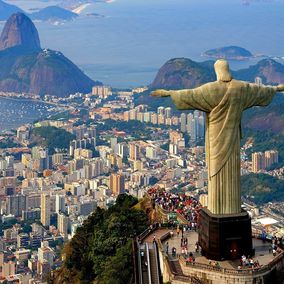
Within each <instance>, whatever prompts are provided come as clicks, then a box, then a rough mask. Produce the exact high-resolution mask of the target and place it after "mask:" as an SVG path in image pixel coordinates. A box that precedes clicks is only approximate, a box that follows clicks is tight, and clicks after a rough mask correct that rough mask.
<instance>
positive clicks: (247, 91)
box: [152, 60, 284, 215]
mask: <svg viewBox="0 0 284 284" xmlns="http://www.w3.org/2000/svg"><path fill="white" fill-rule="evenodd" d="M214 68H215V72H216V75H217V81H215V82H211V83H208V84H205V85H202V86H201V87H198V88H195V89H185V90H178V91H171V90H170V91H167V90H156V91H154V92H152V95H153V96H157V97H167V96H171V98H172V99H173V101H174V103H175V105H176V107H177V108H178V109H180V110H189V109H197V110H200V111H204V112H205V113H206V138H205V139H206V140H205V146H206V162H207V166H208V210H209V211H210V212H211V213H213V214H220V215H224V214H238V213H240V212H241V192H240V138H241V137H240V136H241V133H240V124H241V116H242V112H243V111H244V110H246V109H248V108H250V107H253V106H266V105H268V104H269V103H270V102H271V100H272V98H273V96H274V95H275V93H276V92H277V91H280V92H281V91H284V85H278V86H262V85H256V84H251V83H248V82H244V81H237V80H234V79H232V76H231V73H230V70H229V65H228V63H227V61H226V60H217V61H216V63H215V65H214Z"/></svg>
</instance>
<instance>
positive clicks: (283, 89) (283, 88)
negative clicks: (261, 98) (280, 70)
mask: <svg viewBox="0 0 284 284" xmlns="http://www.w3.org/2000/svg"><path fill="white" fill-rule="evenodd" d="M274 88H275V90H276V92H284V84H280V85H278V86H275V87H274Z"/></svg>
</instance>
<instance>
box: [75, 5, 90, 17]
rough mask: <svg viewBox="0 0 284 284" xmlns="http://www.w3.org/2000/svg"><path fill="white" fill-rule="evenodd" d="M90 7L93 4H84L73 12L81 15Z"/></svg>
mask: <svg viewBox="0 0 284 284" xmlns="http://www.w3.org/2000/svg"><path fill="white" fill-rule="evenodd" d="M90 5H92V4H91V3H86V4H82V5H80V6H79V7H77V8H75V9H73V10H72V12H73V13H76V14H78V15H80V14H81V13H82V12H83V11H84V10H85V9H86V8H87V7H89V6H90Z"/></svg>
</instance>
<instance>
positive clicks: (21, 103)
mask: <svg viewBox="0 0 284 284" xmlns="http://www.w3.org/2000/svg"><path fill="white" fill-rule="evenodd" d="M51 108H53V106H51V105H49V104H45V103H41V102H34V101H30V100H21V99H9V98H4V97H0V113H1V115H0V132H2V131H5V130H10V129H16V128H17V127H19V126H21V125H23V124H25V123H31V122H33V121H35V120H36V119H40V118H44V117H46V116H48V115H49V114H50V113H49V111H48V110H49V109H51Z"/></svg>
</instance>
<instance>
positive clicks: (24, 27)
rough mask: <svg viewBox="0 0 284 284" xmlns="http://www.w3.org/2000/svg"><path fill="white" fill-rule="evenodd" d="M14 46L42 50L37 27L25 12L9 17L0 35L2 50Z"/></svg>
mask: <svg viewBox="0 0 284 284" xmlns="http://www.w3.org/2000/svg"><path fill="white" fill-rule="evenodd" d="M14 46H22V48H24V49H25V50H30V51H33V50H34V51H36V50H40V41H39V36H38V32H37V29H36V27H35V26H34V24H33V23H32V21H31V20H30V19H29V18H28V17H27V16H26V15H25V14H23V13H16V14H13V15H12V16H11V17H10V18H9V19H8V21H7V22H6V25H5V26H4V29H3V31H2V34H1V37H0V51H1V50H4V49H6V48H10V47H14Z"/></svg>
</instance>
